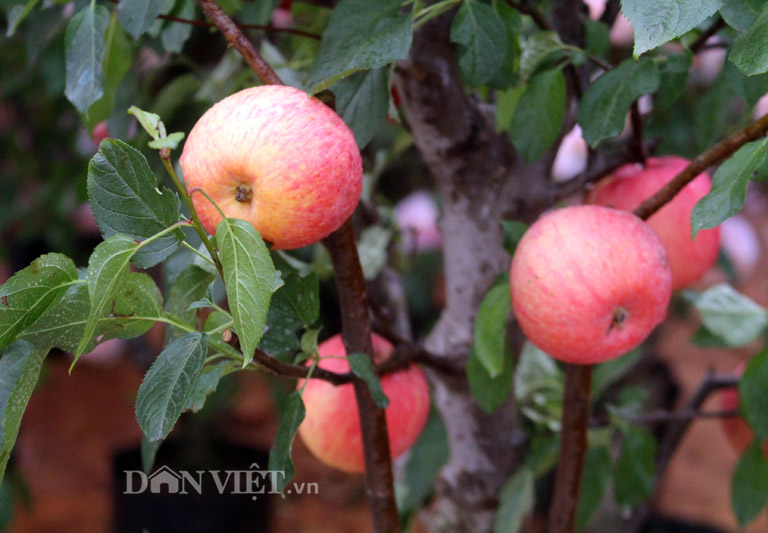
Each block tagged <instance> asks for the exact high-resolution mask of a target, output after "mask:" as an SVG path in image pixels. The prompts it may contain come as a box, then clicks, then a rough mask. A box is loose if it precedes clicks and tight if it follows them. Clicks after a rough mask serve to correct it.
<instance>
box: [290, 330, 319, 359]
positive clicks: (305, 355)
mask: <svg viewBox="0 0 768 533" xmlns="http://www.w3.org/2000/svg"><path fill="white" fill-rule="evenodd" d="M319 334H320V329H308V330H306V331H305V332H304V334H303V335H302V336H301V352H302V353H300V354H298V355H297V359H296V360H295V361H294V364H296V365H298V364H301V363H303V362H304V361H306V360H307V359H309V357H311V356H313V355H315V354H316V353H317V337H318V335H319Z"/></svg>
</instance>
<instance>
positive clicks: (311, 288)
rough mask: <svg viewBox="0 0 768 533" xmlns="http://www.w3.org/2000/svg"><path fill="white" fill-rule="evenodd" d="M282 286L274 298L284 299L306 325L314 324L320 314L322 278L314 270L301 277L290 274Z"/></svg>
mask: <svg viewBox="0 0 768 533" xmlns="http://www.w3.org/2000/svg"><path fill="white" fill-rule="evenodd" d="M284 281H285V282H284V284H283V286H282V287H280V288H279V289H277V290H276V291H275V294H274V295H273V298H277V297H278V295H279V298H281V299H284V300H285V301H286V302H287V303H288V305H290V307H291V308H292V309H293V311H294V312H295V316H297V317H298V318H299V320H301V322H302V323H303V324H304V325H305V326H306V327H310V326H312V325H313V324H314V323H315V322H316V321H317V319H318V318H319V316H320V280H319V279H318V277H317V274H315V273H314V272H313V273H311V274H309V275H307V276H304V277H301V276H299V275H298V274H294V273H291V274H288V275H287V276H286V277H285V280H284Z"/></svg>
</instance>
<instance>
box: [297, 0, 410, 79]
mask: <svg viewBox="0 0 768 533" xmlns="http://www.w3.org/2000/svg"><path fill="white" fill-rule="evenodd" d="M401 6H402V2H401V1H400V0H341V2H339V3H338V4H337V5H336V7H335V8H334V9H333V12H332V13H331V17H330V19H329V20H328V26H327V27H326V28H325V31H323V38H322V41H321V42H320V51H319V52H318V54H317V59H315V62H314V63H313V64H312V70H311V71H310V75H309V79H308V80H307V87H310V93H312V94H315V93H317V92H320V91H322V90H323V89H326V88H328V87H330V86H331V85H332V84H333V83H334V82H336V81H338V80H340V79H341V78H343V77H345V76H348V75H350V74H352V73H353V72H355V71H357V70H363V69H373V68H378V67H383V66H384V65H386V64H388V63H391V62H392V61H395V60H397V59H405V57H406V56H407V55H408V50H410V48H411V41H412V40H413V14H412V13H411V12H408V13H401V12H400V8H401Z"/></svg>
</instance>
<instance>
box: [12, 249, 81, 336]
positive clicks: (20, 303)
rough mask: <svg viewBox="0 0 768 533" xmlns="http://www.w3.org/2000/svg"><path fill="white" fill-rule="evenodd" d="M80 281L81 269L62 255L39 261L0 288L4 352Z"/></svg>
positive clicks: (50, 256)
mask: <svg viewBox="0 0 768 533" xmlns="http://www.w3.org/2000/svg"><path fill="white" fill-rule="evenodd" d="M76 280H77V268H75V264H74V263H73V262H72V260H71V259H70V258H69V257H67V256H65V255H62V254H46V255H42V256H40V257H38V258H37V259H35V260H34V261H32V263H31V264H30V265H29V266H28V267H27V268H25V269H23V270H20V271H18V272H17V273H16V274H14V275H13V276H11V278H10V279H9V280H8V281H6V282H5V284H3V285H2V286H0V350H2V349H3V348H5V347H6V346H8V345H9V344H10V343H11V342H13V340H14V339H15V338H16V336H17V335H18V334H19V333H21V332H22V331H23V330H24V329H25V328H27V327H28V326H30V325H31V324H33V323H34V322H35V321H36V320H38V319H39V318H40V316H41V315H42V314H43V313H44V312H45V310H46V309H48V308H49V307H51V306H53V305H55V304H56V303H57V302H58V301H59V300H60V299H61V298H62V296H63V295H64V293H65V292H66V290H67V288H68V287H69V286H70V285H71V284H72V283H73V282H74V281H76Z"/></svg>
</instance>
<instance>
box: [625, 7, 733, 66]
mask: <svg viewBox="0 0 768 533" xmlns="http://www.w3.org/2000/svg"><path fill="white" fill-rule="evenodd" d="M722 3H723V2H722V0H621V11H622V13H624V16H626V17H627V18H628V19H629V22H630V23H631V24H632V28H633V29H634V30H635V48H634V52H633V53H634V56H635V57H639V56H640V55H641V54H643V53H644V52H647V51H648V50H653V49H654V48H656V47H657V46H661V45H662V44H664V43H666V42H668V41H671V40H672V39H674V38H676V37H680V36H681V35H683V34H684V33H688V32H689V31H690V30H692V29H694V28H695V27H696V26H698V25H699V24H701V23H702V22H703V21H704V20H706V19H707V18H708V17H710V16H712V15H713V14H714V13H715V12H716V11H717V10H718V9H720V6H721V5H722Z"/></svg>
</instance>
